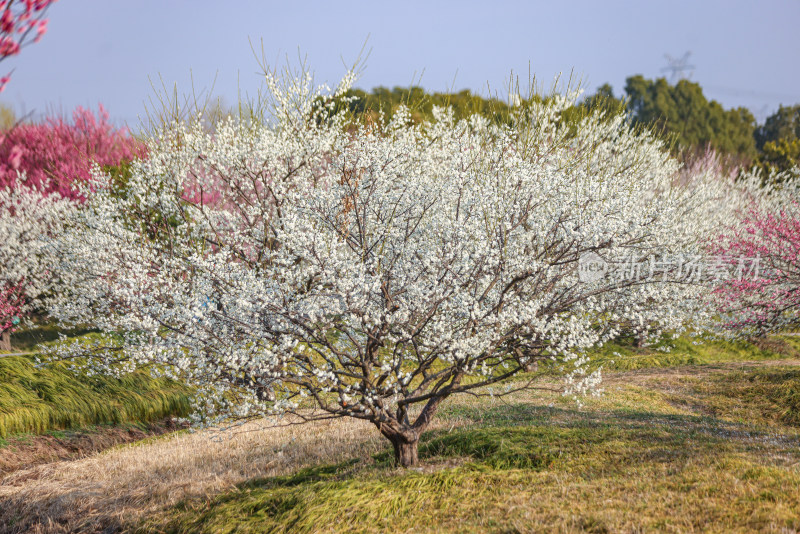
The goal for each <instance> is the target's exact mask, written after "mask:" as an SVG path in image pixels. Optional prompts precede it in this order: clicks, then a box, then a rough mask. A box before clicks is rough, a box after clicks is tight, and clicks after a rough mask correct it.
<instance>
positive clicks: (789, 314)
mask: <svg viewBox="0 0 800 534" xmlns="http://www.w3.org/2000/svg"><path fill="white" fill-rule="evenodd" d="M720 242H721V243H722V244H721V245H717V246H715V247H713V251H714V252H715V253H716V254H719V255H724V256H726V257H727V258H729V261H730V262H732V263H735V262H739V261H740V259H741V258H752V259H755V260H756V261H757V264H758V268H757V269H751V272H750V273H748V274H749V275H748V276H745V277H740V278H737V277H732V278H731V279H728V280H725V281H724V282H723V283H722V284H720V285H719V287H718V288H717V289H716V291H715V294H716V297H717V298H718V299H719V300H718V302H719V309H720V311H721V312H722V314H723V320H724V323H725V326H726V327H727V329H728V330H729V331H731V332H734V333H735V334H736V335H743V336H747V337H754V336H760V335H764V334H766V333H768V332H775V331H784V330H786V329H790V328H796V327H798V326H800V203H798V201H797V200H796V199H791V200H789V201H787V202H786V203H785V204H784V205H783V206H782V207H780V208H778V209H775V210H765V209H757V208H754V209H751V210H750V211H749V212H748V213H747V214H746V215H745V216H744V218H743V220H742V224H741V225H740V226H739V227H738V228H735V229H733V230H731V231H730V233H729V234H727V235H724V236H722V239H721V240H720Z"/></svg>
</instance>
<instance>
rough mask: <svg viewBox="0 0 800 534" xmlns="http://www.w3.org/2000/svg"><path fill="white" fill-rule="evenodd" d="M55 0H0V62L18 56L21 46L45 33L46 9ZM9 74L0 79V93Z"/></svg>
mask: <svg viewBox="0 0 800 534" xmlns="http://www.w3.org/2000/svg"><path fill="white" fill-rule="evenodd" d="M55 1H56V0H22V1H16V2H15V1H14V0H0V61H2V60H3V59H4V58H7V57H9V56H15V55H17V54H19V51H20V49H21V48H22V46H24V45H25V44H27V43H29V42H30V39H31V36H33V42H34V43H37V42H39V40H40V39H41V38H42V36H44V34H45V33H46V32H47V19H45V18H44V14H45V11H46V10H47V8H48V7H49V6H50V5H51V4H53V3H55ZM10 79H11V75H10V74H6V75H5V76H3V77H0V92H3V90H4V89H5V88H6V84H8V82H9V80H10Z"/></svg>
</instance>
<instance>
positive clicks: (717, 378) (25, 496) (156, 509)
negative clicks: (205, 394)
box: [0, 337, 800, 533]
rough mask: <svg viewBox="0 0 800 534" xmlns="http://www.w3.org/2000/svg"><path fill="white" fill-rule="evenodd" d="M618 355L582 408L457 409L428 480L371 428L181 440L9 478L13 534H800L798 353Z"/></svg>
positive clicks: (539, 402) (446, 416) (457, 402)
mask: <svg viewBox="0 0 800 534" xmlns="http://www.w3.org/2000/svg"><path fill="white" fill-rule="evenodd" d="M681 343H683V344H684V345H681ZM608 349H609V354H613V353H614V352H616V353H617V354H616V355H614V358H616V360H615V363H614V364H613V365H612V364H610V363H609V362H606V366H607V367H612V368H613V367H617V368H622V369H630V368H633V369H632V370H622V371H620V370H616V371H609V372H607V373H606V378H605V381H604V389H605V390H604V393H603V394H602V396H600V397H589V398H587V399H585V400H584V406H583V407H582V408H579V407H578V406H577V404H576V403H575V402H574V401H573V400H572V399H570V398H568V397H563V396H560V395H557V394H552V393H547V392H541V391H537V392H533V391H527V392H520V393H515V394H514V395H512V396H509V397H506V398H504V399H498V398H489V397H481V398H474V397H462V398H454V399H451V400H449V401H448V402H447V403H446V405H445V406H444V407H443V409H442V411H441V413H440V414H439V417H438V420H437V422H436V425H435V427H434V428H433V429H432V430H431V431H430V432H428V433H426V434H425V436H424V437H423V443H422V444H421V448H420V456H421V458H422V460H423V466H422V467H421V468H418V469H410V470H401V469H397V468H394V467H393V466H392V465H391V463H390V452H389V448H388V446H387V444H386V442H384V441H382V439H381V438H379V437H378V436H377V432H376V431H375V430H374V428H372V427H370V425H368V424H365V423H363V422H357V421H347V420H340V421H333V422H327V423H315V424H311V425H305V426H287V427H282V428H262V427H259V426H257V425H256V424H255V423H253V424H251V425H248V426H246V427H243V428H241V429H239V431H238V432H236V433H233V434H227V435H222V436H220V435H214V434H208V433H202V432H200V433H189V434H187V433H183V434H178V435H169V436H163V437H160V438H151V439H149V440H146V441H144V442H140V443H137V444H135V445H127V446H119V447H114V448H111V449H109V450H107V451H106V452H104V453H102V454H96V455H92V456H90V457H87V458H83V459H79V460H73V461H62V462H57V463H52V464H47V465H39V466H34V467H31V468H28V469H21V470H18V471H16V472H14V473H12V474H10V475H8V476H6V477H4V478H3V479H2V480H0V525H6V527H5V530H3V528H4V527H2V526H0V532H3V531H5V532H28V531H39V532H101V531H108V532H114V531H125V532H213V533H218V532H317V531H324V532H331V531H335V532H394V531H414V532H439V531H452V532H484V531H491V532H541V531H562V532H620V531H621V532H663V531H667V532H696V531H712V532H752V531H766V532H784V533H785V532H797V531H798V530H800V358H797V352H796V342H795V339H794V338H789V337H787V338H784V339H782V340H781V339H776V340H772V341H770V342H769V343H767V344H760V346H753V345H746V344H737V345H727V344H724V343H723V342H712V343H707V344H704V345H694V344H692V343H691V342H687V341H685V340H683V341H682V340H677V343H676V344H675V345H674V346H673V348H672V349H671V351H670V352H662V351H660V350H646V351H636V350H633V349H630V348H629V347H628V348H626V346H625V345H624V344H623V345H620V346H618V347H609V348H608ZM620 349H622V350H625V351H628V352H629V354H623V352H622V350H620ZM689 351H691V353H689ZM626 356H627V359H626ZM687 361H690V362H692V363H690V364H688V365H686V364H685V363H686V362H687ZM633 362H635V364H634V363H633ZM644 362H646V363H647V365H643V363H644Z"/></svg>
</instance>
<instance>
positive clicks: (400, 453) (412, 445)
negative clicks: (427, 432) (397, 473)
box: [376, 423, 420, 467]
mask: <svg viewBox="0 0 800 534" xmlns="http://www.w3.org/2000/svg"><path fill="white" fill-rule="evenodd" d="M376 426H377V427H378V430H380V431H381V434H383V436H384V437H385V438H386V439H388V440H389V441H390V442H391V443H392V447H393V448H394V461H395V464H396V465H398V466H400V467H414V466H416V465H417V464H418V463H419V456H418V454H417V448H418V445H419V436H420V434H419V433H418V432H417V431H416V430H414V429H411V428H404V429H398V428H396V427H390V426H389V425H386V424H380V423H376Z"/></svg>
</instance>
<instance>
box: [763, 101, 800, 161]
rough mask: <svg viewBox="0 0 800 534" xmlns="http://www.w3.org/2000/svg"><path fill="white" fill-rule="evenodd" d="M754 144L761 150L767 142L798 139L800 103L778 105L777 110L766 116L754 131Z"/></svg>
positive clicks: (799, 136) (799, 135)
mask: <svg viewBox="0 0 800 534" xmlns="http://www.w3.org/2000/svg"><path fill="white" fill-rule="evenodd" d="M755 137H756V146H757V147H758V149H759V150H762V149H763V148H764V146H765V145H766V144H767V143H769V142H773V143H777V142H779V141H781V140H786V141H787V142H789V143H791V142H792V141H794V140H796V139H800V104H798V105H796V106H780V107H779V108H778V111H776V112H775V113H773V114H772V115H770V116H769V117H767V120H766V121H764V124H763V125H762V126H759V127H758V129H757V130H756V131H755Z"/></svg>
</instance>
